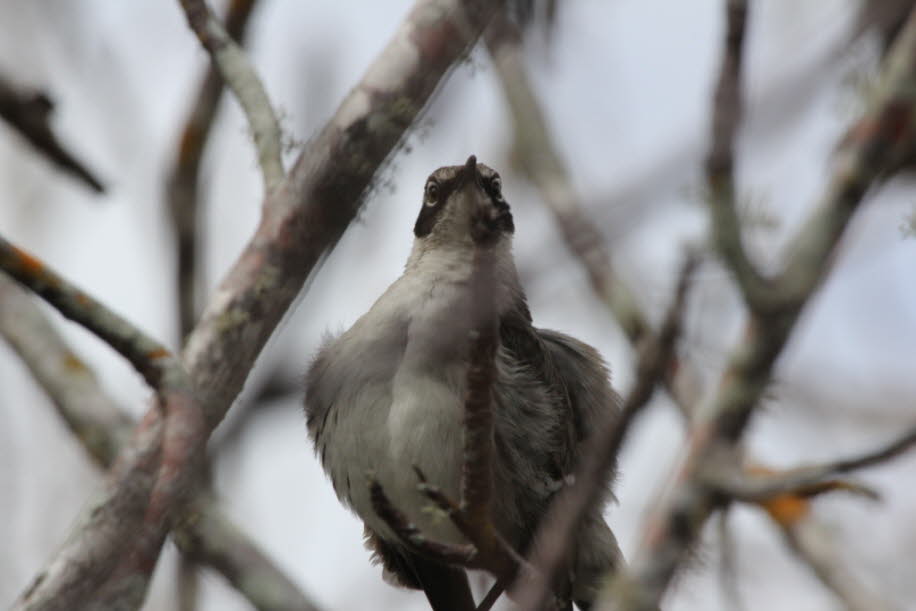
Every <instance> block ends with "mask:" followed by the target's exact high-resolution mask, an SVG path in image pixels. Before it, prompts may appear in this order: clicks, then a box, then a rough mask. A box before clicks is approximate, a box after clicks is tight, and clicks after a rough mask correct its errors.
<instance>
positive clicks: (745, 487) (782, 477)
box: [704, 426, 916, 503]
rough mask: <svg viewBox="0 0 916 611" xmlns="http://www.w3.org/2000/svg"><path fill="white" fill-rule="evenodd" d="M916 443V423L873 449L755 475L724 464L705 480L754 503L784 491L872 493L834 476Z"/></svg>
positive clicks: (884, 458) (802, 493)
mask: <svg viewBox="0 0 916 611" xmlns="http://www.w3.org/2000/svg"><path fill="white" fill-rule="evenodd" d="M913 445H916V426H911V427H910V428H909V429H907V430H906V431H904V432H903V434H902V435H899V436H897V437H894V438H893V439H891V440H890V441H888V442H886V443H883V444H881V445H879V446H877V447H875V448H873V449H871V450H868V451H866V452H862V453H859V454H854V455H852V456H848V457H846V458H841V459H837V460H832V461H829V462H826V463H823V464H818V465H810V466H805V467H798V468H795V469H791V470H789V471H783V472H780V473H777V474H773V475H755V476H754V477H746V476H745V477H741V476H737V474H735V473H730V472H724V470H723V469H721V468H713V469H708V470H707V471H706V472H705V477H704V481H705V483H706V485H708V486H711V487H712V488H713V489H715V490H718V491H719V492H721V493H722V494H725V495H728V496H730V497H732V498H735V499H737V500H741V501H747V502H754V503H760V502H764V501H767V500H769V499H771V498H773V497H775V496H779V495H782V494H795V495H799V496H813V495H816V494H820V493H822V492H829V491H831V490H850V491H853V492H864V493H865V494H866V495H867V496H871V494H869V493H868V492H867V491H864V490H863V487H862V486H861V485H853V484H851V483H848V482H837V481H835V480H832V479H831V478H834V477H836V476H837V475H840V474H843V473H849V472H851V471H856V470H858V469H864V468H866V467H871V466H874V465H877V464H880V463H884V462H886V461H888V460H890V459H891V458H895V457H897V456H899V455H900V454H902V453H903V452H905V451H906V450H908V449H910V448H911V447H913Z"/></svg>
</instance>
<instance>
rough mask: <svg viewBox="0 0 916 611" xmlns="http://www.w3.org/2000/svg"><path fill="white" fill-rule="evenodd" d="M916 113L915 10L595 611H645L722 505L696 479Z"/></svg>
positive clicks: (742, 417) (759, 389) (744, 417)
mask: <svg viewBox="0 0 916 611" xmlns="http://www.w3.org/2000/svg"><path fill="white" fill-rule="evenodd" d="M914 112H916V12H913V13H911V15H910V18H909V19H908V21H907V24H906V26H905V28H904V30H903V32H902V33H901V35H900V37H899V38H898V40H897V41H896V42H895V44H894V46H893V48H892V49H891V51H890V54H889V56H888V57H887V59H886V62H885V73H884V80H883V84H882V86H881V88H880V90H879V91H878V94H877V96H876V97H875V99H874V100H873V101H872V103H871V104H870V105H869V109H868V111H867V113H866V115H865V118H864V119H863V121H864V122H866V124H868V125H870V126H872V129H870V130H868V131H867V132H866V135H865V137H862V138H859V139H857V140H855V141H853V142H852V143H850V145H849V148H848V149H847V150H846V151H844V154H843V158H842V159H841V161H840V163H839V166H838V168H837V169H836V171H835V173H834V176H833V178H832V180H831V182H830V185H829V187H828V189H827V194H826V195H825V197H824V200H823V202H822V203H821V206H820V207H819V208H818V209H817V210H816V211H814V212H813V213H812V215H811V216H810V217H809V220H808V221H807V222H806V224H805V225H804V227H803V228H802V230H801V232H800V233H799V235H798V236H797V237H798V240H797V241H796V246H795V250H794V251H793V252H792V255H791V256H790V257H789V258H788V259H787V268H786V270H785V271H784V272H783V274H782V275H781V277H780V280H779V285H780V286H779V289H780V290H781V291H782V294H781V298H780V299H781V301H780V305H779V308H778V309H775V310H772V309H767V310H765V311H764V310H759V311H752V317H751V320H750V322H749V325H748V330H747V334H746V337H745V338H744V340H743V341H742V342H741V345H740V346H739V347H738V348H736V350H735V352H734V353H733V355H732V357H731V359H730V362H729V364H728V366H727V368H726V371H725V373H724V374H723V377H722V381H721V384H720V387H719V391H718V393H717V395H716V397H715V399H714V400H713V402H712V403H711V405H710V406H708V409H707V410H706V411H705V412H704V414H703V421H702V422H700V423H698V424H697V426H696V427H695V429H694V431H692V433H691V436H690V440H689V449H688V454H687V459H686V460H685V462H684V464H683V466H682V467H681V469H680V471H679V473H678V476H677V478H676V484H675V485H674V486H673V489H672V490H671V492H670V493H669V494H668V495H667V496H666V498H665V499H664V500H663V502H662V503H661V505H660V510H659V511H658V512H657V513H656V514H655V516H653V519H651V520H650V523H649V525H648V527H647V531H646V536H645V538H644V541H643V545H642V546H641V548H640V552H639V554H638V556H637V558H636V561H635V562H634V563H633V566H632V569H631V574H630V575H618V578H617V579H615V580H614V582H613V583H612V584H611V585H610V586H609V587H608V588H606V589H605V591H604V592H603V596H602V599H601V601H602V604H601V605H599V608H602V609H649V608H651V606H652V605H654V604H657V602H658V600H659V598H660V597H661V595H662V593H663V591H664V590H665V588H666V587H667V585H668V583H669V582H670V580H671V578H672V576H673V575H674V573H675V571H676V570H677V567H678V565H679V564H680V562H681V560H682V559H683V558H684V557H685V555H686V554H687V553H688V550H689V549H690V547H691V545H692V543H693V542H694V541H695V540H696V538H697V537H698V536H699V533H700V531H701V529H702V527H703V525H704V524H705V522H706V520H707V518H708V517H709V516H710V514H711V513H712V512H713V511H714V510H715V509H716V508H717V507H718V506H720V503H721V502H722V500H721V499H720V498H719V496H718V495H717V494H712V493H711V492H710V491H709V490H708V489H706V488H705V487H704V486H702V485H701V484H700V482H699V479H698V478H699V476H698V475H697V474H698V473H699V472H700V471H702V469H703V468H704V465H705V464H707V462H706V461H708V460H712V459H713V457H714V455H715V453H716V450H717V448H718V447H719V446H720V444H722V443H733V442H734V441H735V440H737V439H738V438H739V437H740V436H741V434H742V433H743V432H744V429H745V428H746V426H747V423H748V422H749V420H750V416H751V414H752V412H753V409H754V407H755V406H756V405H757V403H758V401H759V399H760V397H761V394H762V393H763V390H764V389H765V387H766V385H767V382H768V381H769V379H770V375H771V370H772V367H773V363H774V362H775V360H776V358H777V357H778V355H779V354H780V352H781V350H782V348H783V346H784V345H785V343H786V341H787V339H788V337H789V335H790V333H791V332H792V330H793V328H794V325H795V323H796V321H797V320H798V316H799V315H800V313H801V310H802V308H803V306H804V305H805V303H806V302H807V300H808V299H809V298H810V297H811V295H812V294H813V293H814V291H815V290H816V288H817V287H818V286H819V284H820V282H821V281H822V280H823V278H824V277H825V275H826V273H827V271H828V267H829V266H828V265H827V261H828V259H829V257H830V255H831V254H832V253H833V251H834V249H835V246H836V244H837V242H838V241H839V239H840V237H841V236H842V233H843V231H844V229H845V228H846V226H847V225H848V223H849V220H850V219H851V217H852V214H853V212H855V210H856V209H857V208H858V206H859V204H860V202H861V199H862V197H863V196H864V194H865V193H866V191H867V190H868V188H869V187H871V186H872V185H874V184H876V183H878V182H879V181H880V180H881V179H883V178H886V176H887V174H888V173H889V172H890V171H892V170H893V169H895V168H896V167H897V164H898V163H899V160H900V158H901V157H902V155H903V154H905V152H906V150H907V148H908V147H909V146H910V145H911V143H912V141H913V139H912V137H913V128H914V122H913V121H912V120H911V118H912V115H913V113H914Z"/></svg>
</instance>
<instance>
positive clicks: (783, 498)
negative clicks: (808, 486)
mask: <svg viewBox="0 0 916 611" xmlns="http://www.w3.org/2000/svg"><path fill="white" fill-rule="evenodd" d="M760 506H761V507H763V509H764V510H766V512H767V513H768V514H770V517H771V518H772V519H773V520H774V521H775V522H776V523H778V524H779V525H780V526H783V527H789V526H793V525H794V524H797V523H798V522H799V521H800V520H801V519H803V518H804V517H805V516H806V515H808V511H809V510H810V509H811V503H810V502H808V500H807V499H804V498H802V497H800V496H796V495H794V494H781V495H779V496H777V497H773V498H772V499H770V500H769V501H765V502H763V503H761V504H760Z"/></svg>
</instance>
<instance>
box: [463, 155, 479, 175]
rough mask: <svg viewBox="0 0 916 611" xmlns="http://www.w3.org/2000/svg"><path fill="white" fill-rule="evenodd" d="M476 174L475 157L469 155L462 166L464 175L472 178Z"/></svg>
mask: <svg viewBox="0 0 916 611" xmlns="http://www.w3.org/2000/svg"><path fill="white" fill-rule="evenodd" d="M476 173H477V156H476V155H471V156H470V157H468V160H467V161H466V162H465V164H464V175H465V176H468V177H473V176H474V175H475V174H476Z"/></svg>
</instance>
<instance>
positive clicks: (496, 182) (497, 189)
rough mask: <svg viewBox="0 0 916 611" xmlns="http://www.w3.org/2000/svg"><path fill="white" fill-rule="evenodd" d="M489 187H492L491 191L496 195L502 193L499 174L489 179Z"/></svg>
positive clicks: (501, 182)
mask: <svg viewBox="0 0 916 611" xmlns="http://www.w3.org/2000/svg"><path fill="white" fill-rule="evenodd" d="M490 188H491V189H493V193H495V194H496V196H497V197H499V196H500V195H502V189H503V181H502V180H500V178H499V176H494V177H493V178H491V179H490Z"/></svg>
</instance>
